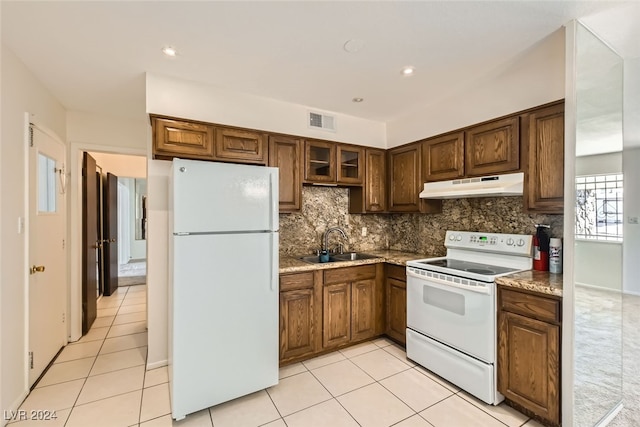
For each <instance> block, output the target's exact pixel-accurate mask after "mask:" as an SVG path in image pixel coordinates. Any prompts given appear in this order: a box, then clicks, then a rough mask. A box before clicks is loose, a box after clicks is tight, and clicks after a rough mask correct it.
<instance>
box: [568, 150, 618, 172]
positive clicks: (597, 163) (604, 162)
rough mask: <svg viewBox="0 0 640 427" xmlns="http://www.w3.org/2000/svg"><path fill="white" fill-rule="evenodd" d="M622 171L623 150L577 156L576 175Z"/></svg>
mask: <svg viewBox="0 0 640 427" xmlns="http://www.w3.org/2000/svg"><path fill="white" fill-rule="evenodd" d="M620 172H622V152H621V151H617V152H615V153H606V154H596V155H593V156H581V157H576V176H580V175H601V174H607V173H620Z"/></svg>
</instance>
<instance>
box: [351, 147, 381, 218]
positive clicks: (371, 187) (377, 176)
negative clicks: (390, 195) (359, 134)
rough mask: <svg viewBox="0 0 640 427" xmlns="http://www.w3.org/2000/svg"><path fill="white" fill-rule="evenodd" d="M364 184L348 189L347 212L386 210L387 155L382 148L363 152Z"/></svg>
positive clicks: (368, 149)
mask: <svg viewBox="0 0 640 427" xmlns="http://www.w3.org/2000/svg"><path fill="white" fill-rule="evenodd" d="M364 157H365V161H364V165H365V167H364V170H365V173H364V175H365V176H364V185H363V186H362V187H352V188H350V189H349V213H376V212H386V210H387V156H386V153H385V151H384V150H377V149H375V148H367V149H366V150H365V152H364Z"/></svg>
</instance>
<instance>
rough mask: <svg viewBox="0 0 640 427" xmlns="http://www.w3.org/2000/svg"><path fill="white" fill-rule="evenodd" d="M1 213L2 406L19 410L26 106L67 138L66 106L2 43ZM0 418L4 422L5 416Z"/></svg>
mask: <svg viewBox="0 0 640 427" xmlns="http://www.w3.org/2000/svg"><path fill="white" fill-rule="evenodd" d="M1 56H2V64H1V67H2V68H1V70H2V72H1V75H2V80H1V86H2V116H1V117H2V130H1V136H2V141H1V144H0V151H1V153H2V155H1V156H0V158H1V162H2V163H1V168H0V173H1V176H2V178H1V179H0V182H1V185H2V186H1V194H2V218H1V221H2V222H1V235H2V239H1V241H0V247H1V248H2V249H1V251H2V258H1V261H0V266H1V268H0V271H1V272H2V274H1V279H0V280H1V282H0V292H1V295H2V298H1V299H0V305H1V310H0V311H1V316H2V317H1V321H0V342H1V343H2V348H1V351H2V354H1V355H0V358H1V360H2V365H1V367H0V387H1V390H2V391H1V393H0V399H1V400H0V406H1V409H2V410H3V411H4V410H15V409H17V408H18V406H19V405H20V403H21V402H22V400H23V399H24V397H25V396H26V395H27V392H28V388H27V365H26V361H27V351H28V349H27V310H26V304H27V295H28V294H27V290H28V287H27V283H28V279H27V264H28V259H27V257H26V254H25V251H26V242H27V234H26V233H23V234H19V233H18V218H26V215H27V211H26V203H27V194H28V192H27V191H26V189H25V174H26V171H27V166H26V165H27V159H26V158H25V151H26V145H25V142H26V141H25V112H29V113H31V114H32V116H31V121H33V122H35V123H37V124H39V125H42V126H44V127H46V128H48V129H49V130H51V131H52V132H53V133H55V134H56V135H57V136H58V137H59V138H60V139H61V140H62V141H64V140H65V139H66V121H65V114H66V113H65V110H64V107H63V106H62V105H61V104H60V103H59V102H58V101H57V100H56V99H55V98H54V97H53V96H52V95H51V94H50V93H49V92H48V91H47V90H46V89H45V87H44V86H43V85H42V84H41V83H40V82H39V81H38V80H36V78H35V77H34V76H33V74H32V73H31V72H30V71H29V70H28V69H27V68H26V67H25V66H24V64H22V63H21V62H20V60H19V59H18V58H17V57H16V55H15V54H14V53H13V52H12V51H11V50H9V49H8V48H7V47H5V46H4V45H2V55H1ZM3 418H4V417H2V421H0V423H2V424H5V423H6V420H4V419H3Z"/></svg>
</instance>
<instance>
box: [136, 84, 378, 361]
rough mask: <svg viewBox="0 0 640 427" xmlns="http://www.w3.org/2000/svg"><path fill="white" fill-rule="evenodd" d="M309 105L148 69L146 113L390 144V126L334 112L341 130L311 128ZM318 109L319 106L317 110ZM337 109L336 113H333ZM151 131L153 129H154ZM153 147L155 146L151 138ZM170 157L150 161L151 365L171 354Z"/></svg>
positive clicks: (149, 280) (149, 281) (345, 140)
mask: <svg viewBox="0 0 640 427" xmlns="http://www.w3.org/2000/svg"><path fill="white" fill-rule="evenodd" d="M308 110H309V107H306V106H303V105H296V104H290V103H286V102H281V101H276V100H272V99H267V98H261V97H257V96H253V95H247V94H241V93H237V92H231V91H228V90H224V89H221V88H217V87H213V86H207V85H203V84H198V83H193V82H188V81H183V80H177V79H173V78H169V77H164V76H158V75H154V74H147V112H148V113H155V114H162V115H167V116H173V117H182V118H188V119H193V120H201V121H205V122H212V123H220V124H226V125H234V126H239V127H246V128H251V129H260V130H265V131H271V132H281V133H287V134H293V135H299V136H308V137H313V138H321V139H326V140H333V141H339V142H348V143H353V144H360V145H367V146H373V147H385V125H384V124H383V123H380V122H374V121H371V120H364V119H360V118H357V117H351V116H346V115H344V114H335V116H336V117H337V132H335V133H333V132H322V131H318V130H315V129H309V128H308V127H307V121H306V115H307V111H308ZM314 111H316V110H315V109H314ZM330 114H333V113H330ZM149 132H150V130H149ZM148 150H149V151H150V150H151V138H149V146H148ZM169 166H170V162H166V161H160V160H149V165H148V181H147V185H148V189H147V194H148V218H149V219H148V230H149V236H148V253H147V283H148V284H149V286H148V287H147V298H148V301H149V305H148V330H149V341H148V342H149V347H148V357H147V366H148V367H149V368H153V367H156V366H162V365H163V364H165V363H166V359H167V290H168V289H167V286H168V282H167V263H168V247H167V244H168V230H167V227H168V223H167V212H168V205H167V185H168V174H169Z"/></svg>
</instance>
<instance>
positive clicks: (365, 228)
mask: <svg viewBox="0 0 640 427" xmlns="http://www.w3.org/2000/svg"><path fill="white" fill-rule="evenodd" d="M362 237H367V227H362Z"/></svg>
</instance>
